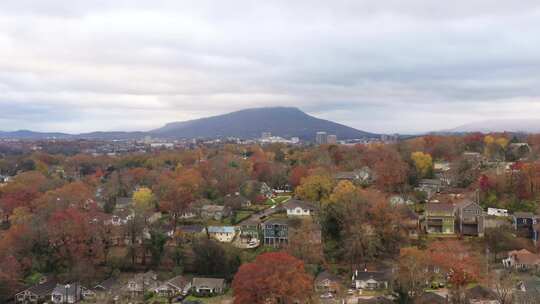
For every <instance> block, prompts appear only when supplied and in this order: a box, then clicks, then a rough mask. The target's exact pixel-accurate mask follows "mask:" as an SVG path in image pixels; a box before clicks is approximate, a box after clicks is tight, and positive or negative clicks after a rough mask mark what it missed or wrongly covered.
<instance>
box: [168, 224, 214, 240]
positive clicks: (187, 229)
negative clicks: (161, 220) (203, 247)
mask: <svg viewBox="0 0 540 304" xmlns="http://www.w3.org/2000/svg"><path fill="white" fill-rule="evenodd" d="M165 231H167V235H168V236H169V237H172V236H173V235H174V231H173V227H172V225H171V226H168V227H166V228H165ZM176 232H180V233H182V234H183V235H185V236H187V237H188V238H190V239H192V238H195V237H197V236H200V235H203V234H205V233H206V230H205V229H204V227H203V226H201V225H182V226H176Z"/></svg>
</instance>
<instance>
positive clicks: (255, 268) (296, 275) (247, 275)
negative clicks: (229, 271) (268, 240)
mask: <svg viewBox="0 0 540 304" xmlns="http://www.w3.org/2000/svg"><path fill="white" fill-rule="evenodd" d="M312 281H313V278H312V277H311V276H310V275H308V274H307V273H306V271H305V269H304V263H303V262H302V261H301V260H299V259H297V258H295V257H293V256H291V255H289V254H287V253H284V252H272V253H264V254H261V255H259V256H258V257H257V258H256V259H255V261H254V262H252V263H247V264H244V265H242V266H241V267H240V269H239V270H238V272H237V273H236V275H235V276H234V280H233V284H232V287H233V290H234V303H235V304H245V303H251V304H263V303H276V304H277V303H289V302H293V301H299V302H301V303H303V302H304V301H306V300H307V299H308V298H309V297H310V295H311V290H312V286H313V285H312Z"/></svg>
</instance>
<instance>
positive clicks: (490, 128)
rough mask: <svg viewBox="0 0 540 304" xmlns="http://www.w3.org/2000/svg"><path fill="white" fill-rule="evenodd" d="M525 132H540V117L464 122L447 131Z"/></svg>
mask: <svg viewBox="0 0 540 304" xmlns="http://www.w3.org/2000/svg"><path fill="white" fill-rule="evenodd" d="M505 131H506V132H515V133H517V132H523V133H540V119H494V120H484V121H480V122H474V123H469V124H464V125H462V126H459V127H456V128H453V129H450V130H445V132H453V133H465V132H483V133H489V132H505Z"/></svg>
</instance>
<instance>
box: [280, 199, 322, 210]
mask: <svg viewBox="0 0 540 304" xmlns="http://www.w3.org/2000/svg"><path fill="white" fill-rule="evenodd" d="M283 206H284V207H285V208H286V209H294V208H296V207H300V208H302V209H309V210H315V209H316V208H317V206H316V205H315V204H314V203H312V202H307V201H301V200H298V199H291V200H289V201H288V202H286V203H285V204H284V205H283Z"/></svg>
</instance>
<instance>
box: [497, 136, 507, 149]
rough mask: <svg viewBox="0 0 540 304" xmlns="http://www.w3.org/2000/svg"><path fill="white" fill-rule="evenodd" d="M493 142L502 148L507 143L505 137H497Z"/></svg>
mask: <svg viewBox="0 0 540 304" xmlns="http://www.w3.org/2000/svg"><path fill="white" fill-rule="evenodd" d="M495 143H496V144H497V145H499V146H500V147H501V148H503V149H504V148H506V146H507V145H508V139H507V138H506V137H499V138H497V139H496V140H495Z"/></svg>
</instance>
